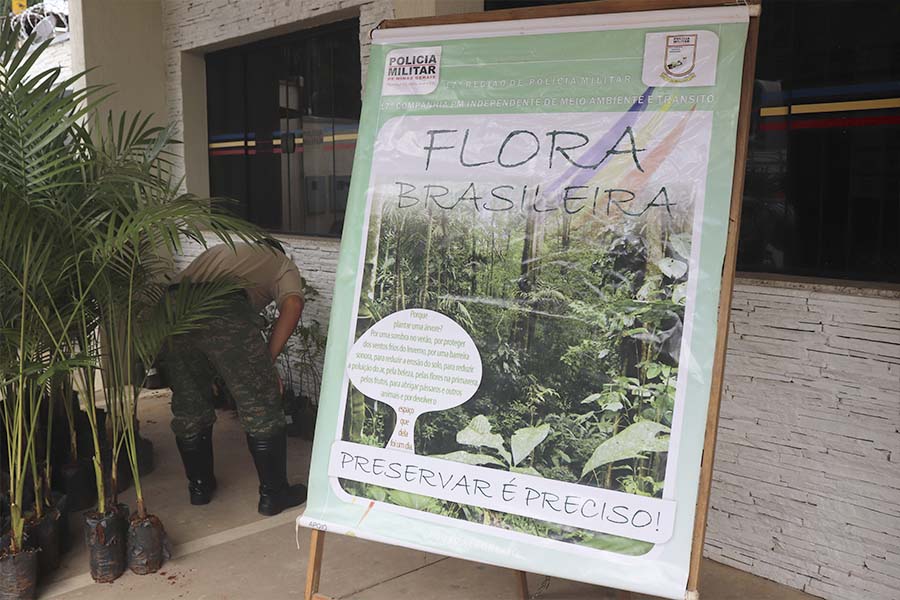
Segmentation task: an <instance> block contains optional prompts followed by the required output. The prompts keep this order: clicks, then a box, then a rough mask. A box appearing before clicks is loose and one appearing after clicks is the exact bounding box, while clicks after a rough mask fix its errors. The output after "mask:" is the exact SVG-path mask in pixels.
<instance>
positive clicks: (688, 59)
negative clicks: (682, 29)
mask: <svg viewBox="0 0 900 600" xmlns="http://www.w3.org/2000/svg"><path fill="white" fill-rule="evenodd" d="M663 65H664V66H663V72H662V73H661V74H660V77H662V78H663V79H665V80H666V81H669V82H671V83H684V82H685V81H690V80H691V79H694V78H695V77H697V75H696V73H694V67H695V66H696V65H697V34H696V33H694V34H689V35H667V36H666V56H665V59H664V60H663Z"/></svg>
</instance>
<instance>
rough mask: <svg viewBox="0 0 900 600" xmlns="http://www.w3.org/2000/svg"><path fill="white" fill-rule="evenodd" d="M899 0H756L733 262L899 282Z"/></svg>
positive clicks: (789, 271)
mask: <svg viewBox="0 0 900 600" xmlns="http://www.w3.org/2000/svg"><path fill="white" fill-rule="evenodd" d="M897 23H900V2H897V1H896V0H880V1H869V0H852V1H850V0H846V1H845V0H830V1H828V2H825V1H819V2H809V1H802V0H780V1H768V2H764V3H763V11H762V18H761V21H760V39H759V55H758V58H757V68H756V89H755V95H754V103H753V129H752V134H751V140H750V153H749V157H748V160H747V181H746V185H745V187H744V209H743V214H742V224H741V236H740V250H739V253H738V268H739V269H741V270H744V271H757V272H769V273H784V274H793V275H809V276H818V277H831V278H844V279H862V280H871V281H889V282H897V281H900V234H898V232H900V28H898V27H897Z"/></svg>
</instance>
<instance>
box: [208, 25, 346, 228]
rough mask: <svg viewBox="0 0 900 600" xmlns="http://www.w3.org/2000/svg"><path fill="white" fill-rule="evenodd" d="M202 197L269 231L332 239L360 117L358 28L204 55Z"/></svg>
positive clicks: (308, 33) (333, 28)
mask: <svg viewBox="0 0 900 600" xmlns="http://www.w3.org/2000/svg"><path fill="white" fill-rule="evenodd" d="M206 93H207V104H208V122H209V173H210V192H211V194H212V195H214V196H223V197H229V198H233V199H235V200H236V201H237V205H236V211H237V212H239V214H241V216H243V217H245V218H247V219H248V220H250V221H252V222H254V223H256V224H258V225H260V226H262V227H264V228H266V229H269V230H272V231H280V232H285V233H299V234H307V235H323V236H339V235H340V234H341V229H342V227H343V222H344V210H345V208H346V206H347V193H348V191H349V183H350V170H351V166H352V164H353V153H354V150H355V147H356V135H357V130H358V128H359V112H360V64H359V22H358V21H357V20H352V21H345V22H342V23H339V24H337V25H331V26H326V27H321V28H318V29H312V30H308V31H303V32H301V33H297V34H291V35H289V36H285V37H280V38H274V39H270V40H265V41H263V42H258V43H254V44H250V45H247V46H241V47H239V48H231V49H228V50H222V51H219V52H213V53H210V54H208V55H207V56H206Z"/></svg>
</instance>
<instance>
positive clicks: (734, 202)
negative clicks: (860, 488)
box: [304, 0, 762, 600]
mask: <svg viewBox="0 0 900 600" xmlns="http://www.w3.org/2000/svg"><path fill="white" fill-rule="evenodd" d="M761 1H762V0H738V1H730V2H729V1H723V0H640V1H639V2H638V1H637V0H596V1H594V2H585V3H581V4H560V5H556V6H540V7H534V8H514V9H506V10H495V11H491V12H481V13H469V14H463V15H459V14H453V15H441V16H435V17H418V18H413V19H399V20H388V21H384V22H382V23H381V24H380V25H379V27H380V28H382V29H393V28H398V27H419V26H426V25H459V24H466V23H485V22H491V21H517V20H522V19H542V18H548V17H568V16H583V15H596V14H609V13H621V12H642V11H649V10H671V9H678V8H707V7H712V6H735V5H749V7H750V23H749V28H748V31H747V45H746V47H745V50H744V71H743V78H742V81H741V99H740V105H739V112H738V123H737V139H736V149H735V155H734V175H733V180H732V187H731V209H730V217H729V222H728V237H727V239H726V245H725V260H724V263H723V266H722V285H721V290H720V292H719V313H718V324H719V325H718V331H717V333H716V347H715V355H714V358H713V368H712V382H711V385H710V398H709V408H708V412H707V419H706V433H705V438H704V442H703V459H702V462H701V464H700V485H699V490H698V496H697V511H696V515H695V517H694V534H693V539H692V543H691V562H690V568H689V573H688V585H687V596H686V600H699V598H700V591H699V580H700V564H701V562H702V560H703V544H704V542H705V540H706V525H707V519H706V516H707V513H708V512H709V495H710V491H711V488H712V475H713V462H714V459H715V451H716V437H717V434H718V425H719V409H720V406H721V400H722V386H723V383H724V375H725V353H726V350H727V347H728V320H729V316H730V314H731V299H732V292H733V289H734V279H735V272H736V269H737V249H738V234H739V232H740V228H741V205H742V201H743V192H744V173H745V167H746V163H747V144H748V142H749V139H750V111H751V108H752V104H753V80H754V74H755V72H756V54H757V47H758V38H759V15H760V3H761ZM324 547H325V532H324V531H320V530H318V529H314V530H312V537H311V541H310V549H309V563H308V565H307V571H306V591H305V595H304V600H332V598H331V597H329V596H325V595H322V594H320V593H319V579H320V576H321V571H322V553H323V551H324ZM514 574H515V579H516V589H517V591H518V599H519V600H529V599H530V597H531V596H530V594H529V590H528V578H527V574H526V573H525V572H524V571H514ZM615 593H616V600H630V599H631V598H632V595H631V593H630V592H627V591H624V590H615Z"/></svg>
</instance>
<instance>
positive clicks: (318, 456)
mask: <svg viewBox="0 0 900 600" xmlns="http://www.w3.org/2000/svg"><path fill="white" fill-rule="evenodd" d="M747 20H748V11H747V9H746V7H743V8H711V9H691V10H678V11H660V12H643V13H638V14H619V15H604V16H599V15H598V16H590V17H573V18H558V19H540V20H530V21H515V22H506V23H484V24H473V25H460V26H436V27H418V28H409V29H396V30H387V31H378V32H376V34H375V38H374V44H373V46H372V55H371V60H370V63H369V72H368V79H367V85H366V92H365V98H364V106H363V116H362V123H361V129H360V137H359V142H358V144H359V145H358V148H357V152H356V159H355V163H354V170H353V177H352V182H351V190H350V203H349V205H348V210H347V221H346V223H345V227H344V236H343V240H342V248H341V259H340V265H339V272H338V280H337V284H336V290H335V295H334V297H335V301H334V306H333V310H332V318H331V324H330V329H329V344H328V350H327V355H326V363H325V382H324V385H323V388H322V394H321V398H320V402H319V420H318V425H317V430H316V439H315V447H314V452H313V464H312V469H311V474H310V498H309V503H308V506H307V509H306V511H305V513H304V515H303V516H302V517H301V518H300V520H299V522H300V523H301V524H302V525H305V526H308V527H313V528H318V529H324V530H327V531H334V532H338V533H347V534H352V535H355V536H359V537H364V538H368V539H373V540H377V541H383V542H387V543H393V544H399V545H404V546H409V547H413V548H420V549H423V550H427V551H430V552H435V553H440V554H447V555H452V556H459V557H462V558H467V559H471V560H476V561H480V562H486V563H491V564H496V565H500V566H505V567H510V568H516V569H521V570H525V571H530V572H537V573H544V574H548V575H555V576H559V577H563V578H568V579H575V580H581V581H587V582H592V583H596V584H602V585H606V586H610V587H617V588H622V589H629V590H633V591H637V592H642V593H647V594H653V595H657V596H663V597H667V598H683V597H684V592H685V587H686V581H687V574H688V560H689V557H690V549H691V533H692V526H693V520H694V513H695V503H696V497H697V486H698V478H699V468H700V458H701V450H702V445H703V435H704V430H705V425H706V423H705V421H706V408H707V402H708V399H709V392H710V377H711V369H712V362H713V351H714V346H715V334H716V327H717V323H716V317H717V303H718V296H719V286H720V279H721V269H722V261H723V256H724V250H725V235H726V228H727V223H728V218H729V214H728V212H729V203H730V194H731V182H732V175H733V173H732V171H733V162H734V144H735V134H736V123H737V112H738V98H739V96H740V82H741V66H742V61H743V54H744V42H745V39H746V35H747Z"/></svg>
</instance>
